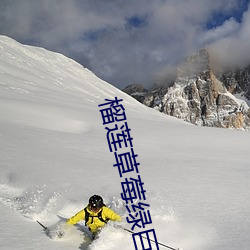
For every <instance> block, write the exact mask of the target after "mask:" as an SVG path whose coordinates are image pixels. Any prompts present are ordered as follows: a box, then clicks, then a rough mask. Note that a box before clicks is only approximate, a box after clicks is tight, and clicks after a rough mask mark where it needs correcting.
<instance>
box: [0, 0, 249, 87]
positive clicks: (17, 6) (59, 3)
mask: <svg viewBox="0 0 250 250" xmlns="http://www.w3.org/2000/svg"><path fill="white" fill-rule="evenodd" d="M239 2H242V1H238V0H220V1H217V0H210V1H207V0H200V1H197V0H180V1H175V0H155V1H152V0H127V1H123V0H116V1H113V0H105V1H103V0H84V1H82V0H72V1H67V0H44V1H33V0H22V1H8V0H2V1H1V2H0V33H1V34H5V35H8V36H10V37H13V38H14V39H16V40H18V41H20V42H23V43H29V44H33V45H38V46H42V47H45V48H47V49H50V50H54V51H57V52H61V53H63V54H65V55H67V56H69V57H71V58H73V59H75V60H77V61H78V62H80V63H82V64H83V65H84V66H85V67H88V68H89V69H90V70H92V71H93V72H94V73H95V74H97V75H98V76H100V77H101V78H103V79H105V80H107V81H109V82H110V83H112V84H114V85H116V86H118V87H120V88H123V87H125V86H126V85H127V84H130V83H143V84H144V85H146V86H149V85H150V84H152V83H154V82H156V81H159V80H164V78H166V72H169V71H171V70H170V69H172V68H173V67H174V66H175V65H176V64H178V63H179V62H180V60H182V59H183V58H185V57H186V56H189V55H190V54H192V53H193V52H195V51H196V50H198V49H200V48H203V47H204V46H209V45H211V44H212V45H213V46H212V47H213V49H214V51H217V52H216V53H218V52H220V51H221V49H222V48H223V46H225V45H226V46H225V47H228V48H231V47H235V46H236V45H237V44H242V45H244V46H243V48H248V47H247V43H246V42H245V44H244V41H245V39H248V40H249V35H250V34H249V33H250V32H249V30H248V29H249V28H248V27H249V24H248V23H249V17H248V15H249V14H248V13H247V12H246V13H245V15H244V18H243V19H242V22H240V21H239V20H238V19H237V18H234V17H233V15H234V13H235V11H236V10H239V8H242V6H241V5H240V4H239ZM215 14H216V15H215ZM219 15H221V16H222V17H223V18H224V19H225V20H223V22H222V23H218V20H217V19H216V18H215V17H218V16H219ZM214 18H215V19H216V20H214ZM208 23H210V24H211V23H213V28H212V29H208V25H207V24H208ZM247 24H248V25H247ZM233 34H236V35H237V36H234V35H233ZM239 40H240V41H241V42H240V41H239ZM242 50H244V49H242ZM224 51H226V50H225V49H224ZM221 53H222V52H221ZM242 53H243V52H242ZM222 54H223V53H222ZM223 56H225V55H224V54H223ZM225 60H226V61H227V60H229V59H226V58H225Z"/></svg>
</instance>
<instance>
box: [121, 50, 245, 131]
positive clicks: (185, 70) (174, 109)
mask: <svg viewBox="0 0 250 250" xmlns="http://www.w3.org/2000/svg"><path fill="white" fill-rule="evenodd" d="M211 61H212V60H211V59H210V54H209V52H208V50H206V49H203V50H200V51H199V52H198V53H196V54H194V55H192V56H190V57H189V58H187V59H186V61H185V62H184V63H183V64H182V65H180V67H179V68H178V70H177V76H176V79H175V81H174V82H173V84H172V85H171V86H169V85H167V86H164V85H162V86H160V87H159V86H155V87H153V88H152V89H150V90H149V91H147V90H144V89H143V90H142V89H139V87H138V85H137V86H134V85H131V86H128V87H127V88H125V89H124V91H125V92H126V93H128V94H130V95H132V96H133V97H135V98H136V99H137V100H138V101H140V102H142V103H143V104H145V105H146V106H149V107H152V108H155V109H157V110H159V111H160V112H162V113H165V114H167V115H171V116H174V117H177V118H180V119H182V120H184V121H187V122H190V123H193V124H196V125H203V126H209V127H222V128H236V129H246V130H248V129H249V127H250V108H249V105H248V104H249V103H250V101H249V99H247V98H249V90H250V81H249V79H250V77H249V75H250V74H249V68H246V69H243V70H239V69H238V70H234V71H226V72H223V73H221V72H217V71H216V69H214V67H213V66H214V65H213V63H212V62H211ZM140 88H141V87H140Z"/></svg>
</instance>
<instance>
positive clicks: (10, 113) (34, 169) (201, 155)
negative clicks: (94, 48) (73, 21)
mask: <svg viewBox="0 0 250 250" xmlns="http://www.w3.org/2000/svg"><path fill="white" fill-rule="evenodd" d="M116 96H117V97H118V98H122V99H123V105H124V107H125V109H126V110H125V112H126V115H127V122H128V125H129V127H130V128H131V136H132V137H133V138H134V140H133V144H134V149H135V151H136V153H137V154H138V162H139V163H140V166H139V170H140V174H141V177H142V178H143V181H144V183H145V185H144V187H145V189H146V191H147V192H146V194H147V201H148V203H149V204H150V212H151V216H152V220H153V228H154V229H155V230H156V233H157V238H158V241H160V242H163V243H165V244H167V245H169V246H172V247H182V248H183V249H184V250H198V249H199V250H212V249H220V250H236V249H241V250H248V249H250V239H249V235H250V219H249V218H250V212H249V211H250V201H249V195H250V167H249V160H250V156H249V143H250V135H249V133H248V132H243V131H235V130H223V129H214V128H204V127H196V126H192V125H190V124H187V123H184V122H181V121H180V120H177V119H174V118H172V117H168V116H165V115H163V114H160V113H158V112H157V111H155V110H152V109H149V108H147V107H145V106H142V105H141V104H140V103H138V102H136V101H135V100H134V99H133V98H131V97H129V96H128V95H126V94H124V93H123V92H121V91H119V90H118V89H116V88H114V87H113V86H111V85H110V84H108V83H106V82H104V81H102V80H101V79H99V78H98V77H96V76H95V75H94V74H93V73H92V72H90V71H89V70H87V69H85V68H83V67H82V66H81V65H79V64H77V63H76V62H74V61H72V60H70V59H68V58H66V57H64V56H63V55H60V54H56V53H53V52H49V51H46V50H44V49H42V48H36V47H30V46H24V45H21V44H19V43H17V42H16V41H14V40H12V39H10V38H8V37H4V36H0V158H1V162H0V211H1V215H2V218H1V224H0V228H1V235H0V248H1V249H60V250H63V249H68V250H69V249H83V250H84V249H90V250H106V249H109V250H117V249H123V250H131V249H135V248H134V245H133V242H132V237H131V235H130V234H129V233H127V232H125V231H123V230H121V229H114V227H113V226H112V225H109V226H107V227H106V228H105V229H104V230H103V231H102V233H101V235H100V238H99V239H97V240H96V241H95V242H94V243H92V244H90V241H89V239H88V238H87V237H86V236H84V235H83V232H82V227H79V226H75V227H72V228H71V229H69V231H68V232H67V234H66V235H65V237H64V238H63V239H61V240H60V239H50V238H49V237H47V236H46V235H45V234H44V232H43V230H42V228H41V227H40V226H39V225H38V224H37V223H36V220H40V221H42V222H44V223H45V224H46V225H48V226H50V227H52V228H53V226H54V225H55V224H56V223H61V222H60V221H59V218H58V216H57V215H60V216H62V217H65V218H68V217H70V216H72V215H73V214H75V213H76V212H78V211H79V210H80V209H82V208H83V207H84V206H85V205H86V203H87V201H88V198H89V196H90V195H92V194H94V193H97V194H100V195H102V196H103V197H104V200H105V202H106V204H107V205H108V206H110V207H111V208H112V209H114V210H115V211H116V212H118V213H120V214H121V215H122V216H123V218H124V220H123V222H122V225H123V226H125V227H127V228H130V226H131V225H128V224H127V223H126V214H125V208H124V203H123V201H122V199H121V197H120V193H121V192H122V190H121V179H120V177H119V175H118V171H117V169H116V168H114V167H113V164H114V163H115V162H114V161H115V159H114V155H113V154H112V153H110V152H109V149H108V144H107V139H106V132H105V128H104V126H103V124H102V119H101V115H100V112H99V107H98V105H99V104H101V103H103V102H104V99H113V98H114V97H116ZM58 221H59V222H58ZM80 225H83V224H82V223H80ZM160 249H166V248H164V247H161V248H160Z"/></svg>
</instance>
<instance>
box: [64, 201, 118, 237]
mask: <svg viewBox="0 0 250 250" xmlns="http://www.w3.org/2000/svg"><path fill="white" fill-rule="evenodd" d="M100 211H102V213H101V217H102V219H103V220H104V221H106V220H112V221H121V220H122V219H121V216H120V215H118V214H116V213H115V212H114V211H113V210H111V209H110V208H108V207H106V206H103V207H102V208H101V209H100V210H99V211H98V212H93V211H91V210H90V209H89V208H88V207H87V212H88V213H89V219H88V221H86V225H87V226H88V228H89V230H90V231H91V232H92V233H95V232H96V231H98V229H100V228H102V227H103V226H104V225H105V224H106V223H105V222H103V221H101V220H100V219H99V218H98V214H99V213H100ZM92 216H93V217H92ZM80 220H85V211H84V209H82V210H81V211H79V212H78V213H77V214H75V215H74V216H72V217H71V218H70V219H69V220H68V221H67V224H70V225H74V224H76V223H77V222H79V221H80Z"/></svg>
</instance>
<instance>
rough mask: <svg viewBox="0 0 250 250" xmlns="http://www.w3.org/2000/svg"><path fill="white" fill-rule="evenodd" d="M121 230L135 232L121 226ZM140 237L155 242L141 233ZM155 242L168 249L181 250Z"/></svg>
mask: <svg viewBox="0 0 250 250" xmlns="http://www.w3.org/2000/svg"><path fill="white" fill-rule="evenodd" d="M123 230H125V231H127V232H129V233H132V234H134V233H135V232H133V231H132V230H129V229H127V228H123ZM141 237H142V238H144V239H147V240H150V241H152V242H154V243H155V244H156V242H155V241H154V240H152V239H148V238H147V237H145V236H142V235H141ZM157 243H158V245H161V246H163V247H166V248H169V249H171V250H181V249H180V248H173V247H170V246H167V245H165V244H163V243H160V242H157Z"/></svg>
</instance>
